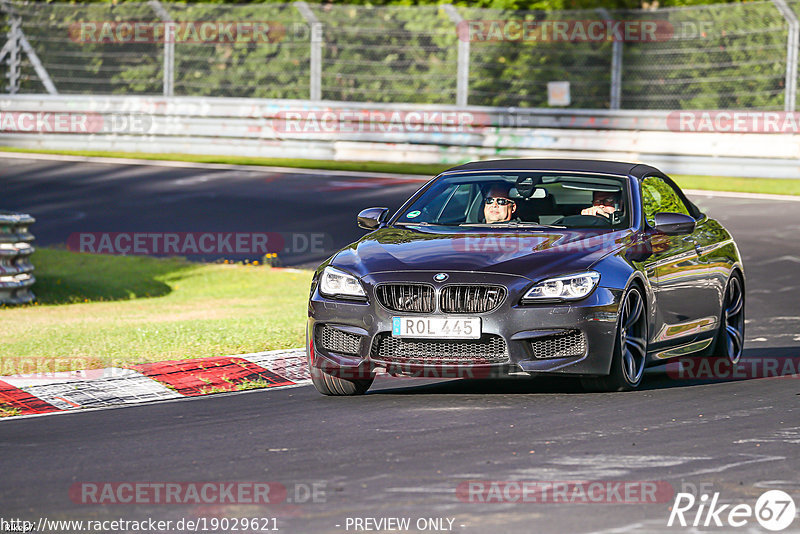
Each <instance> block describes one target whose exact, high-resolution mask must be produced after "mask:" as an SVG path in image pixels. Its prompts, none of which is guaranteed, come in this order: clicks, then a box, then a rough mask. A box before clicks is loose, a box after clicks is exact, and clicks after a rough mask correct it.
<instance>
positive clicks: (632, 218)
mask: <svg viewBox="0 0 800 534" xmlns="http://www.w3.org/2000/svg"><path fill="white" fill-rule="evenodd" d="M521 173H539V174H550V173H552V174H558V175H559V176H569V175H575V176H576V178H580V177H581V176H596V177H598V178H613V179H617V180H620V181H621V182H622V184H621V185H622V187H623V188H624V189H623V191H622V193H623V195H624V200H625V201H626V202H627V209H628V214H627V215H626V218H627V224H625V225H624V226H617V227H614V226H610V227H607V228H606V227H586V226H562V225H548V224H537V223H532V222H530V223H528V222H521V224H514V225H508V224H500V223H498V224H480V223H476V224H472V223H469V224H458V225H448V224H436V223H430V222H424V223H423V222H420V223H416V224H415V223H413V222H398V220H399V219H400V218H401V216H402V215H403V214H404V213H405V212H406V210H408V209H409V208H410V207H411V206H412V205H413V204H414V203H415V202H416V201H417V200H418V199H419V198H420V197H421V196H422V195H424V194H425V193H426V192H428V190H429V189H430V188H431V187H433V186H434V185H435V184H438V183H439V182H440V181H441V180H444V179H447V178H451V177H454V176H467V175H474V174H485V175H490V174H495V175H503V174H513V175H519V174H521ZM634 181H636V178H635V177H633V176H631V175H630V174H615V173H609V172H596V171H574V170H554V169H535V168H534V169H476V170H447V171H444V172H442V173H440V174H438V175H437V176H435V177H434V178H432V179H431V180H430V181H428V182H427V183H426V184H425V185H424V186H422V187H421V188H419V189H418V190H417V191H416V192H415V193H414V194H413V195H411V196H410V197H409V198H408V199H407V200H406V201H405V202H404V203H403V204H402V205H401V206H400V208H398V209H397V211H395V212H394V213H393V214H392V216H391V217H390V219H389V220H388V221H387V223H386V224H387V226H391V227H394V228H413V227H419V228H425V227H429V228H430V227H434V228H453V229H454V230H457V231H469V230H474V229H477V230H481V231H486V230H493V229H497V230H505V231H508V230H514V229H519V230H526V231H531V230H537V229H542V230H553V229H566V230H570V231H593V232H597V231H598V230H599V231H609V232H613V231H620V230H631V229H632V230H636V229H639V227H640V224H639V218H640V217H641V210H640V209H639V206H638V195H635V190H636V188H635V187H634V186H633V185H632V183H633V182H634Z"/></svg>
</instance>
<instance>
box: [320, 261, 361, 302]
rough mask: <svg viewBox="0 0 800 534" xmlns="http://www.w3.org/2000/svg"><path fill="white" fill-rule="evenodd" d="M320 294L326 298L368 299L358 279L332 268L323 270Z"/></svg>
mask: <svg viewBox="0 0 800 534" xmlns="http://www.w3.org/2000/svg"><path fill="white" fill-rule="evenodd" d="M319 292H320V293H321V294H322V295H323V296H325V297H343V298H351V299H353V298H354V299H364V298H367V294H366V293H365V292H364V288H363V287H362V286H361V282H359V281H358V278H356V277H355V276H353V275H350V274H347V273H346V272H344V271H340V270H339V269H335V268H333V267H330V266H328V267H325V269H323V270H322V276H321V277H320V281H319Z"/></svg>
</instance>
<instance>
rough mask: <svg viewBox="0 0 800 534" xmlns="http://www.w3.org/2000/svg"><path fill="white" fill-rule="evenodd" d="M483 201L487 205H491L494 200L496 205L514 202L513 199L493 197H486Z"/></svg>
mask: <svg viewBox="0 0 800 534" xmlns="http://www.w3.org/2000/svg"><path fill="white" fill-rule="evenodd" d="M483 201H484V202H485V203H486V205H487V206H491V205H492V204H494V203H495V202H497V205H498V206H507V205H509V204H513V203H514V201H513V200H509V199H507V198H494V197H486V198H485V199H484V200H483Z"/></svg>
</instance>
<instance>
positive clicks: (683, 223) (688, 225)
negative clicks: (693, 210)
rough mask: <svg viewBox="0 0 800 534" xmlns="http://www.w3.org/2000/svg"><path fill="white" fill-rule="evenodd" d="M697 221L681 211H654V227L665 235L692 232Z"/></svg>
mask: <svg viewBox="0 0 800 534" xmlns="http://www.w3.org/2000/svg"><path fill="white" fill-rule="evenodd" d="M696 224H697V221H695V220H694V218H693V217H690V216H689V215H684V214H683V213H669V212H665V213H656V217H655V229H656V231H657V232H661V233H662V234H666V235H683V234H691V233H692V232H694V227H695V225H696Z"/></svg>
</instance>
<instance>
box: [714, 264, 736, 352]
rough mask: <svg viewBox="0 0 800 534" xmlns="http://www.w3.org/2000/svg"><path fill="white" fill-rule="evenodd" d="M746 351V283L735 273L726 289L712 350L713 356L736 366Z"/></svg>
mask: <svg viewBox="0 0 800 534" xmlns="http://www.w3.org/2000/svg"><path fill="white" fill-rule="evenodd" d="M743 350H744V283H743V282H742V277H741V276H740V275H739V274H738V273H734V274H733V275H732V276H731V277H730V279H729V280H728V285H727V286H726V287H725V296H724V298H723V300H722V313H721V314H720V324H719V328H718V329H717V335H716V336H715V338H714V345H713V348H712V350H711V354H712V355H713V356H717V357H721V358H726V359H727V360H728V361H730V362H731V363H732V364H736V363H737V362H738V361H739V358H741V357H742V352H743Z"/></svg>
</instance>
